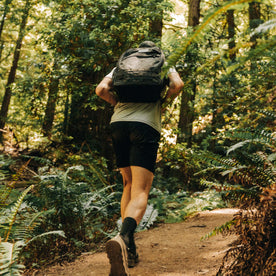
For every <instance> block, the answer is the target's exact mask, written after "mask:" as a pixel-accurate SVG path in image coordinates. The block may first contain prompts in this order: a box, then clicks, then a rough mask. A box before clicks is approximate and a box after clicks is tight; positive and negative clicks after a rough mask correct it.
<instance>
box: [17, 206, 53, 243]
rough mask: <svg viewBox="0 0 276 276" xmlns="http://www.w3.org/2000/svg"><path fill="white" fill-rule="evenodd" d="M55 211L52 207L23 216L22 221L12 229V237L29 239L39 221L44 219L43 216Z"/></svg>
mask: <svg viewBox="0 0 276 276" xmlns="http://www.w3.org/2000/svg"><path fill="white" fill-rule="evenodd" d="M54 212H55V210H54V209H51V210H47V211H41V212H36V213H34V214H31V216H29V217H24V222H23V223H22V224H19V225H17V226H16V228H15V231H14V235H13V236H14V237H15V239H17V240H24V241H27V240H29V239H30V238H31V237H32V236H33V234H34V231H35V230H36V229H37V228H38V227H39V226H40V225H41V223H42V222H43V221H44V220H45V217H46V216H47V215H49V214H53V213H54Z"/></svg>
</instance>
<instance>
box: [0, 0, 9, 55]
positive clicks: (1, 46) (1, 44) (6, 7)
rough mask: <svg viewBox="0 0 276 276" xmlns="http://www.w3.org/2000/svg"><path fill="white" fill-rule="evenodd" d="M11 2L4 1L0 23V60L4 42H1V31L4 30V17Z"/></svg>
mask: <svg viewBox="0 0 276 276" xmlns="http://www.w3.org/2000/svg"><path fill="white" fill-rule="evenodd" d="M11 1H12V0H6V1H5V4H4V12H3V15H2V19H1V23H0V60H1V57H2V51H3V47H4V41H3V40H2V33H3V29H4V24H5V19H6V15H7V13H8V11H9V4H10V3H11Z"/></svg>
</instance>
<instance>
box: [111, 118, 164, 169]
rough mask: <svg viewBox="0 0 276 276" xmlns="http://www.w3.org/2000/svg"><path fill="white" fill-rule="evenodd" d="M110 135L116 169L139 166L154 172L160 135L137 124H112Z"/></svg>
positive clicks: (149, 128) (146, 126) (149, 127)
mask: <svg viewBox="0 0 276 276" xmlns="http://www.w3.org/2000/svg"><path fill="white" fill-rule="evenodd" d="M111 135H112V141H113V147H114V150H115V155H116V163H117V166H118V168H124V167H129V166H139V167H143V168H146V169H148V170H149V171H151V172H154V169H155V163H156V157H157V150H158V146H159V140H160V133H159V132H158V131H157V130H155V129H154V128H152V127H151V126H149V125H147V124H144V123H139V122H114V123H112V124H111Z"/></svg>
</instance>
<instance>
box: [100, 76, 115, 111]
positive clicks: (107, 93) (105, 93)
mask: <svg viewBox="0 0 276 276" xmlns="http://www.w3.org/2000/svg"><path fill="white" fill-rule="evenodd" d="M111 89H112V79H111V78H108V77H104V78H103V80H102V81H101V82H100V83H99V85H98V86H97V87H96V91H95V92H96V94H97V95H98V96H99V97H100V98H102V99H103V100H104V101H106V102H108V103H110V104H111V105H112V106H115V105H116V104H117V99H116V96H115V95H114V94H113V93H112V92H111Z"/></svg>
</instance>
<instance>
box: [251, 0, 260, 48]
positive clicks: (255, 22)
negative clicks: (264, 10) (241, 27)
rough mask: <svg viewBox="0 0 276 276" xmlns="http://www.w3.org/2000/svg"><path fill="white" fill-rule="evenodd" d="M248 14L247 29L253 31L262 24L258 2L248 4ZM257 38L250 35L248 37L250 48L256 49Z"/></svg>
mask: <svg viewBox="0 0 276 276" xmlns="http://www.w3.org/2000/svg"><path fill="white" fill-rule="evenodd" d="M248 14H249V27H250V29H251V30H254V29H256V28H257V27H258V26H259V25H260V24H261V23H262V20H261V4H260V3H258V2H250V3H249V10H248ZM257 38H258V35H257V34H255V35H252V36H251V37H250V42H252V46H251V48H253V49H254V48H255V47H256V44H257Z"/></svg>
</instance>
